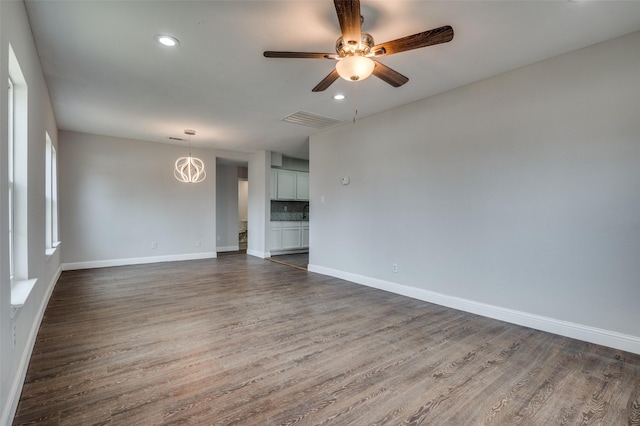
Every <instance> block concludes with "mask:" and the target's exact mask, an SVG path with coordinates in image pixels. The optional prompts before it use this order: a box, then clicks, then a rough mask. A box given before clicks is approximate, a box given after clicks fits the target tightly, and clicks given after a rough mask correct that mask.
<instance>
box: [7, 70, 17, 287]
mask: <svg viewBox="0 0 640 426" xmlns="http://www.w3.org/2000/svg"><path fill="white" fill-rule="evenodd" d="M13 92H14V90H13V82H12V81H11V78H9V109H8V112H9V114H8V115H9V119H8V125H7V129H8V133H9V139H8V150H7V162H8V163H9V164H8V179H7V180H8V182H9V200H8V205H9V277H10V279H11V282H13V274H14V272H13V271H14V269H15V268H14V261H13V258H14V254H13V247H14V244H13V240H14V238H13V234H14V229H13V228H14V225H13V210H14V199H13V192H14V188H13V187H14V173H13V145H14V136H13V110H14V108H15V98H14V94H13Z"/></svg>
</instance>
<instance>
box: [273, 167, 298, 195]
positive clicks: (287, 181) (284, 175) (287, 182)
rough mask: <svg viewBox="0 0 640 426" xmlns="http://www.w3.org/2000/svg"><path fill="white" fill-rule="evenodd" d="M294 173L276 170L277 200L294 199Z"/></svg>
mask: <svg viewBox="0 0 640 426" xmlns="http://www.w3.org/2000/svg"><path fill="white" fill-rule="evenodd" d="M296 177H297V176H296V172H287V171H282V170H278V182H277V184H276V185H277V187H278V200H295V199H296Z"/></svg>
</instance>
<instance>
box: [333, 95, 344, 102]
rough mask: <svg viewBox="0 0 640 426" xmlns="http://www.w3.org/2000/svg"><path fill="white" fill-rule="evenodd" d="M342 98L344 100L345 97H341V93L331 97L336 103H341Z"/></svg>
mask: <svg viewBox="0 0 640 426" xmlns="http://www.w3.org/2000/svg"><path fill="white" fill-rule="evenodd" d="M344 98H346V96H345V95H343V94H342V93H338V94H337V95H333V99H335V100H336V101H341V100H343V99H344Z"/></svg>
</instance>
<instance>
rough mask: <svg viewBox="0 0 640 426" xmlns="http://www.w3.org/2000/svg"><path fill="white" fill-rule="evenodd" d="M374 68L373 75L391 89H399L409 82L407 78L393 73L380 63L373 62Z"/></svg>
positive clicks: (396, 72) (395, 72) (393, 71)
mask: <svg viewBox="0 0 640 426" xmlns="http://www.w3.org/2000/svg"><path fill="white" fill-rule="evenodd" d="M373 62H375V64H376V66H375V67H374V68H373V75H375V76H376V77H378V78H379V79H380V80H382V81H384V82H386V83H389V84H390V85H392V86H393V87H400V86H402V85H403V84H405V83H406V82H407V81H409V78H407V77H405V76H404V75H402V74H400V73H399V72H398V71H395V70H393V69H391V68H389V67H388V66H386V65H385V64H383V63H380V62H378V61H376V60H374V61H373Z"/></svg>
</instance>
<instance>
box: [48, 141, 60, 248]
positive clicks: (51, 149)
mask: <svg viewBox="0 0 640 426" xmlns="http://www.w3.org/2000/svg"><path fill="white" fill-rule="evenodd" d="M45 136H46V140H47V153H46V171H45V173H46V179H45V199H46V212H45V220H46V226H45V229H46V233H47V235H46V238H45V241H46V254H47V255H52V254H53V253H54V252H55V250H56V247H58V244H60V242H59V239H58V157H57V154H56V147H55V146H53V143H52V142H51V138H50V137H49V134H48V133H46V134H45Z"/></svg>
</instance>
